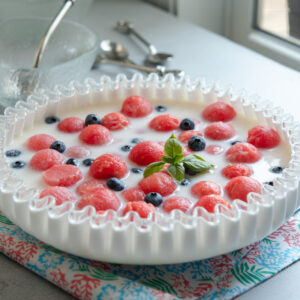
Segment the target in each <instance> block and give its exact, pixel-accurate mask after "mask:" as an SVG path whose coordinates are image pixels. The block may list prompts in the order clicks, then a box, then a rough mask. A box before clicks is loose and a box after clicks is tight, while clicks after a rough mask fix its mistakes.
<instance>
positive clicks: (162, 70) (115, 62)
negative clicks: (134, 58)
mask: <svg viewBox="0 0 300 300" xmlns="http://www.w3.org/2000/svg"><path fill="white" fill-rule="evenodd" d="M97 63H103V64H113V65H118V66H122V67H126V68H131V69H136V70H140V71H143V72H146V73H157V74H158V75H160V76H163V75H165V74H173V75H174V76H175V77H181V76H183V75H184V72H183V71H182V70H177V69H174V70H167V69H166V68H165V67H162V66H160V67H159V68H151V67H146V66H142V65H138V64H135V63H132V62H130V61H119V60H113V59H107V58H105V57H104V58H103V57H102V58H101V57H100V58H98V59H97Z"/></svg>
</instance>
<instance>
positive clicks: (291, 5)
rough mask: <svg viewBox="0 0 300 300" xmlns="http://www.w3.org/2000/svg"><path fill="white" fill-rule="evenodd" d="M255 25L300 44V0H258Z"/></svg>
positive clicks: (259, 28)
mask: <svg viewBox="0 0 300 300" xmlns="http://www.w3.org/2000/svg"><path fill="white" fill-rule="evenodd" d="M255 7H256V18H255V23H254V26H255V28H257V29H258V30H261V31H264V32H266V33H269V34H272V35H274V36H277V37H279V38H281V39H284V40H286V41H288V42H290V43H293V44H295V45H298V46H300V1H299V0H289V1H288V0H257V1H256V5H255Z"/></svg>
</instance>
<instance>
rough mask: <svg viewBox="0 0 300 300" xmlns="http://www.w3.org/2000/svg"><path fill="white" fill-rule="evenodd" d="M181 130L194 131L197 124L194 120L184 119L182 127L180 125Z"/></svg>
mask: <svg viewBox="0 0 300 300" xmlns="http://www.w3.org/2000/svg"><path fill="white" fill-rule="evenodd" d="M179 127H180V129H182V130H192V129H194V128H195V123H194V121H193V120H191V119H187V118H186V119H183V120H182V121H181V122H180V125H179Z"/></svg>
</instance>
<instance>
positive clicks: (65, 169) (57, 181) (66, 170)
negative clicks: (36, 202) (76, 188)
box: [43, 165, 82, 186]
mask: <svg viewBox="0 0 300 300" xmlns="http://www.w3.org/2000/svg"><path fill="white" fill-rule="evenodd" d="M81 178H82V173H81V171H80V170H79V169H78V168H77V167H75V166H72V165H56V166H53V167H51V168H50V169H48V170H46V171H45V172H44V173H43V179H44V181H45V183H47V184H48V185H51V186H72V185H74V184H75V183H76V182H78V181H79V180H80V179H81Z"/></svg>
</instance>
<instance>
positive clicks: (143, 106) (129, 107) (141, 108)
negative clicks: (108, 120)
mask: <svg viewBox="0 0 300 300" xmlns="http://www.w3.org/2000/svg"><path fill="white" fill-rule="evenodd" d="M151 112H152V105H151V103H150V102H149V101H148V100H146V99H145V98H143V97H141V96H130V97H128V98H126V99H125V100H124V102H123V105H122V109H121V113H123V114H124V115H125V116H127V117H131V118H141V117H145V116H147V115H149V114H150V113H151Z"/></svg>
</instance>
